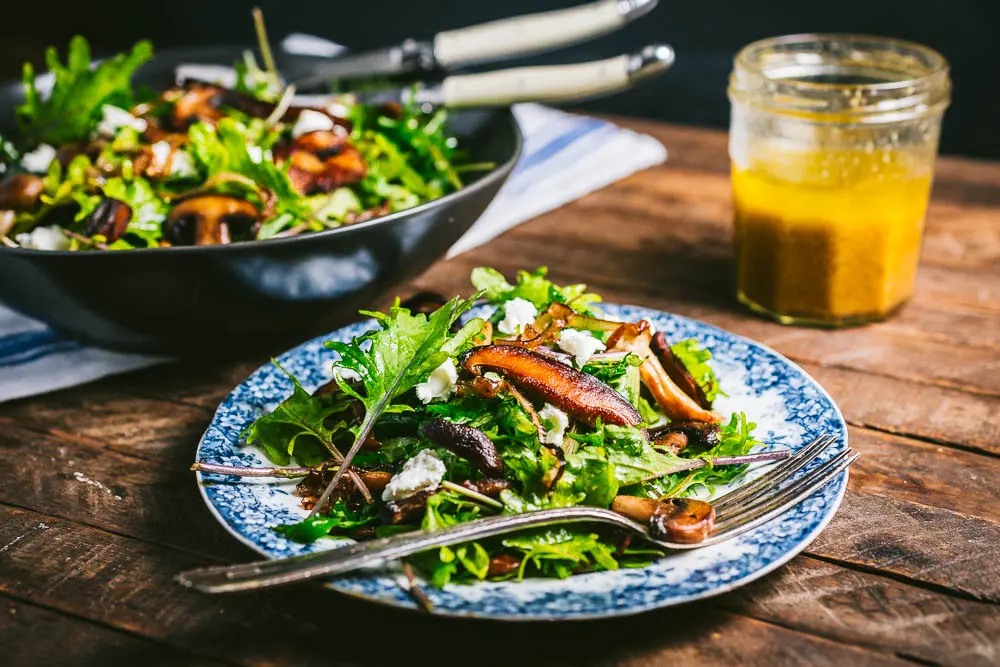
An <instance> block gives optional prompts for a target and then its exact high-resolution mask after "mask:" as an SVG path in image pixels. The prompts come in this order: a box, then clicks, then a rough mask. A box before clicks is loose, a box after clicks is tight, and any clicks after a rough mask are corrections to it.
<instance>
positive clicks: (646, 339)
mask: <svg viewBox="0 0 1000 667" xmlns="http://www.w3.org/2000/svg"><path fill="white" fill-rule="evenodd" d="M651 340H652V333H651V332H650V328H649V322H647V321H646V320H641V321H639V322H638V323H635V324H633V323H626V324H622V325H621V326H620V327H618V329H617V330H616V331H615V332H614V333H613V334H611V336H610V337H609V338H608V343H607V349H608V350H620V351H623V352H631V353H633V354H635V355H636V356H638V357H639V358H640V359H642V366H640V367H639V374H640V376H641V377H642V383H643V384H644V385H646V387H647V388H648V389H649V393H651V394H652V395H653V398H655V399H656V402H657V404H659V406H660V409H662V410H663V412H664V413H666V415H667V416H668V417H670V418H671V419H695V420H698V421H706V422H714V421H719V416H718V415H716V414H714V413H713V412H711V411H710V410H706V409H705V408H703V407H701V406H700V405H698V403H697V402H696V401H695V400H694V399H693V398H691V397H690V396H688V395H687V394H686V393H684V391H683V390H682V389H681V388H680V387H678V386H677V385H676V384H675V383H674V381H673V380H671V379H670V376H669V375H667V372H666V371H665V370H664V369H663V366H662V364H660V361H659V359H657V358H656V355H654V354H653V352H652V350H650V342H651Z"/></svg>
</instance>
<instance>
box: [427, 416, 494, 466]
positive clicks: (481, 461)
mask: <svg viewBox="0 0 1000 667" xmlns="http://www.w3.org/2000/svg"><path fill="white" fill-rule="evenodd" d="M420 433H421V434H422V435H423V436H424V437H425V438H427V439H428V440H430V441H431V442H433V443H434V444H435V445H437V446H438V447H443V448H444V449H447V450H448V451H450V452H452V453H454V454H457V455H458V456H460V457H462V458H463V459H465V460H466V461H468V462H469V463H471V464H472V465H473V466H475V468H476V469H477V470H479V471H480V472H483V473H485V474H487V475H494V476H502V475H503V473H504V465H503V459H501V458H500V453H499V452H497V448H496V445H494V444H493V441H492V440H490V439H489V438H488V437H487V436H486V434H485V433H483V432H482V431H480V430H479V429H478V428H473V427H471V426H466V425H465V424H456V423H454V422H450V421H448V420H447V419H432V420H430V421H429V422H426V423H425V424H424V425H423V426H421V427H420Z"/></svg>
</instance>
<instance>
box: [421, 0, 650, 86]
mask: <svg viewBox="0 0 1000 667" xmlns="http://www.w3.org/2000/svg"><path fill="white" fill-rule="evenodd" d="M655 4H656V0H600V1H599V2H592V3H590V4H587V5H581V6H580V7H572V8H570V9H557V10H555V11H551V12H541V13H538V14H528V15H527V16H518V17H514V18H509V19H501V20H499V21H491V22H489V23H483V24H481V25H477V26H472V27H469V28H459V29H457V30H448V31H445V32H441V33H438V34H437V36H436V37H435V38H434V56H435V58H436V59H437V62H438V64H439V65H440V66H441V67H444V68H446V69H447V68H449V67H457V66H459V65H465V64H469V63H475V62H484V61H488V60H497V59H500V58H505V57H508V56H513V55H521V54H525V53H532V52H538V51H544V50H547V49H553V48H556V47H559V46H562V45H563V44H570V43H573V42H579V41H583V40H586V39H589V38H591V37H596V36H597V35H603V34H605V33H608V32H611V31H613V30H615V29H617V28H619V27H621V26H622V25H624V24H625V23H628V22H629V21H631V20H632V19H634V18H636V17H637V16H641V15H642V14H645V13H646V12H647V11H649V10H650V9H652V7H653V6H654V5H655Z"/></svg>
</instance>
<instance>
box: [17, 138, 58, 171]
mask: <svg viewBox="0 0 1000 667" xmlns="http://www.w3.org/2000/svg"><path fill="white" fill-rule="evenodd" d="M55 159H56V149H55V148H54V147H52V146H50V145H48V144H39V145H38V148H36V149H35V150H33V151H31V152H29V153H25V154H24V155H23V156H21V166H22V167H24V170H25V171H30V172H31V173H32V174H44V173H45V172H47V171H48V170H49V165H50V164H52V161H53V160H55Z"/></svg>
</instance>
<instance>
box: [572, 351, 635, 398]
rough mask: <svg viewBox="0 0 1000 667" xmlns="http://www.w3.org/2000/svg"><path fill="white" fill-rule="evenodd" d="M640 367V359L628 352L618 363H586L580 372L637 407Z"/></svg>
mask: <svg viewBox="0 0 1000 667" xmlns="http://www.w3.org/2000/svg"><path fill="white" fill-rule="evenodd" d="M640 366H642V359H640V358H639V357H638V355H635V354H632V353H631V352H630V353H629V354H626V355H625V356H624V357H622V358H621V359H619V360H618V361H612V362H595V363H588V364H586V365H585V366H584V367H583V368H582V370H583V372H584V373H589V374H590V375H593V376H594V377H595V378H597V379H598V380H600V381H601V382H603V383H604V384H606V385H608V386H609V387H611V388H612V389H614V390H615V391H617V392H618V393H619V394H621V395H622V396H624V397H625V398H626V399H628V402H629V403H631V404H632V405H633V406H635V407H639V402H640V399H641V389H642V379H641V377H640V375H639V367H640Z"/></svg>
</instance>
